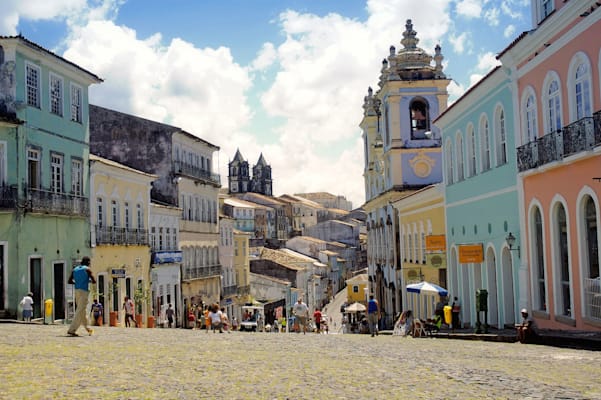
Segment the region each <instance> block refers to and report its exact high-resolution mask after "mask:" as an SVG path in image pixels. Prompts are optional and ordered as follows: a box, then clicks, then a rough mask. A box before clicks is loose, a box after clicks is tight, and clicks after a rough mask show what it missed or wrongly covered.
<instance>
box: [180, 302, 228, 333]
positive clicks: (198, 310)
mask: <svg viewBox="0 0 601 400" xmlns="http://www.w3.org/2000/svg"><path fill="white" fill-rule="evenodd" d="M188 322H190V323H191V325H192V329H202V327H203V323H204V327H205V329H206V330H207V333H209V331H210V330H212V331H213V333H215V332H217V331H219V333H223V332H224V331H225V332H228V333H229V332H230V331H231V329H235V328H237V326H236V327H235V328H234V327H233V326H232V324H231V323H230V320H229V317H228V315H227V313H226V311H225V307H221V308H219V304H216V303H215V304H211V305H206V306H204V309H203V307H202V305H197V306H196V307H193V308H192V309H190V311H189V312H188ZM236 325H237V324H236Z"/></svg>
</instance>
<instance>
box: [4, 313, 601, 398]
mask: <svg viewBox="0 0 601 400" xmlns="http://www.w3.org/2000/svg"><path fill="white" fill-rule="evenodd" d="M66 332H67V327H66V326H58V325H51V326H45V325H33V324H0V360H2V363H1V366H0V375H1V376H2V379H1V380H0V398H2V399H25V398H27V399H66V398H78V399H200V398H203V399H334V398H336V399H390V398H397V399H408V398H412V399H482V398H491V399H601V385H599V381H600V378H601V368H600V366H601V352H591V351H584V350H570V349H558V348H554V347H546V346H532V345H521V344H518V343H493V342H481V341H464V340H449V339H431V338H424V339H413V338H400V337H397V336H390V335H380V336H378V337H374V338H372V337H370V336H369V335H333V334H331V335H317V334H307V335H302V334H281V333H280V334H276V333H243V332H233V333H231V334H228V333H223V334H213V333H208V334H207V333H206V332H205V331H192V330H182V329H134V328H131V329H126V328H108V327H100V328H97V329H96V332H95V334H94V335H93V336H91V337H90V336H83V337H67V336H66ZM80 332H81V333H83V332H84V331H83V329H80Z"/></svg>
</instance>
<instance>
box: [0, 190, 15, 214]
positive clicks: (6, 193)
mask: <svg viewBox="0 0 601 400" xmlns="http://www.w3.org/2000/svg"><path fill="white" fill-rule="evenodd" d="M17 195H18V190H17V187H16V186H14V185H13V186H9V185H1V186H0V209H10V208H16V207H17V197H18V196H17Z"/></svg>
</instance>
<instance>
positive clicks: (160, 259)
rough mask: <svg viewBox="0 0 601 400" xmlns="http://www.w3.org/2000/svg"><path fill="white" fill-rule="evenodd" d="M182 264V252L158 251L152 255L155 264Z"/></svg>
mask: <svg viewBox="0 0 601 400" xmlns="http://www.w3.org/2000/svg"><path fill="white" fill-rule="evenodd" d="M180 262H182V252H181V251H156V252H154V253H153V255H152V263H153V264H170V263H180Z"/></svg>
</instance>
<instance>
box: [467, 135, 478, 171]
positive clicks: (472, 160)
mask: <svg viewBox="0 0 601 400" xmlns="http://www.w3.org/2000/svg"><path fill="white" fill-rule="evenodd" d="M467 174H468V177H469V176H475V175H476V135H475V134H474V127H473V126H471V125H470V126H468V128H467Z"/></svg>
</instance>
